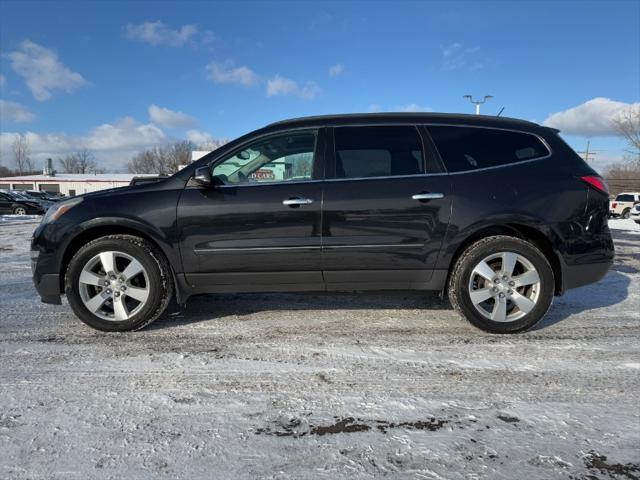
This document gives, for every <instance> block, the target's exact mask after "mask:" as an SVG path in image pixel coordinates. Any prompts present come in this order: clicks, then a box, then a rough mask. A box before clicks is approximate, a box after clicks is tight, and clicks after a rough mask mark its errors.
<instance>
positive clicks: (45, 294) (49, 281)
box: [33, 273, 62, 305]
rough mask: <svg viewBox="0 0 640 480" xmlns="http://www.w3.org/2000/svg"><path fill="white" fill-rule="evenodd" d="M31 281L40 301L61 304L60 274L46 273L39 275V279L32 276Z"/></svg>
mask: <svg viewBox="0 0 640 480" xmlns="http://www.w3.org/2000/svg"><path fill="white" fill-rule="evenodd" d="M33 283H34V285H35V286H36V291H37V292H38V295H40V300H41V301H42V303H51V304H53V305H62V300H61V299H60V275H58V274H55V273H47V274H44V275H41V276H40V278H39V279H36V277H35V276H34V277H33Z"/></svg>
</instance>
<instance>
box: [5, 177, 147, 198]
mask: <svg viewBox="0 0 640 480" xmlns="http://www.w3.org/2000/svg"><path fill="white" fill-rule="evenodd" d="M148 176H151V177H154V176H156V175H143V174H134V173H97V174H91V173H87V174H84V173H56V174H54V175H23V176H21V177H0V190H2V189H5V190H39V191H46V192H55V193H62V194H64V195H67V196H69V197H73V196H74V195H81V194H83V193H89V192H95V191H97V190H105V189H107V188H114V187H126V186H127V185H129V182H131V179H132V178H133V177H148Z"/></svg>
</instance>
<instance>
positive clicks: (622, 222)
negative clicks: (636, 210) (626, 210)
mask: <svg viewBox="0 0 640 480" xmlns="http://www.w3.org/2000/svg"><path fill="white" fill-rule="evenodd" d="M609 228H610V229H611V230H627V231H630V232H640V225H638V224H637V223H636V222H634V221H633V220H631V219H630V218H610V219H609Z"/></svg>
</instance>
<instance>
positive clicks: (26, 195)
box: [10, 190, 55, 211]
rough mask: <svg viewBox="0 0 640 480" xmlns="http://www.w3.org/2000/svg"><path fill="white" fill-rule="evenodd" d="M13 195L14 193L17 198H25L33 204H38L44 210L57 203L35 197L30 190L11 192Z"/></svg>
mask: <svg viewBox="0 0 640 480" xmlns="http://www.w3.org/2000/svg"><path fill="white" fill-rule="evenodd" d="M10 192H11V193H13V194H14V195H15V196H17V197H19V198H23V199H25V200H31V201H33V202H36V203H37V204H39V205H40V206H41V207H42V208H44V209H45V211H46V210H48V209H49V208H50V207H51V205H53V204H54V203H55V202H54V201H52V200H47V199H45V198H42V197H40V196H38V195H33V194H32V193H31V192H30V191H29V190H10Z"/></svg>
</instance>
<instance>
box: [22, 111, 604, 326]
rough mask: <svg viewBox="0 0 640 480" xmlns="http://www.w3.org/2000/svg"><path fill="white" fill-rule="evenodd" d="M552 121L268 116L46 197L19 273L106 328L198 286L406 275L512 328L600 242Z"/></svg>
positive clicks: (396, 283) (590, 178)
mask: <svg viewBox="0 0 640 480" xmlns="http://www.w3.org/2000/svg"><path fill="white" fill-rule="evenodd" d="M557 133H558V132H557V130H553V129H550V128H546V127H542V126H540V125H537V124H534V123H530V122H526V121H521V120H514V119H507V118H496V117H485V116H467V115H447V114H371V115H366V114H358V115H335V116H322V117H309V118H302V119H296V120H288V121H284V122H279V123H275V124H272V125H269V126H267V127H265V128H263V129H260V130H257V131H255V132H253V133H250V134H248V135H245V136H243V137H241V138H239V139H237V140H235V141H233V142H231V143H228V144H227V145H225V146H223V147H221V148H219V149H218V150H215V151H214V152H212V153H210V154H209V155H207V156H205V157H204V158H202V159H200V160H198V161H197V162H195V163H193V164H191V165H189V166H188V167H186V168H185V169H183V170H181V171H180V172H178V173H176V174H175V175H173V176H172V177H170V178H167V179H165V180H161V181H159V182H154V183H148V184H142V185H139V186H135V187H127V188H121V189H116V190H110V191H102V192H97V193H91V194H87V195H83V196H80V197H76V198H73V199H71V200H68V201H65V202H61V203H58V204H56V205H55V206H54V207H53V208H51V209H50V210H49V212H48V213H47V215H46V216H45V218H44V219H43V221H42V224H41V225H40V226H39V227H38V229H37V230H36V231H35V233H34V237H33V242H32V259H33V272H34V282H35V285H36V288H37V290H38V292H39V293H40V296H41V297H42V300H43V301H44V302H48V303H57V304H59V303H60V294H61V293H66V295H67V298H68V301H69V304H70V305H71V307H72V308H73V310H74V312H75V313H76V315H77V316H78V317H80V319H81V320H82V321H83V322H85V323H87V324H88V325H90V326H92V327H94V328H97V329H100V330H108V331H113V330H132V329H139V328H142V327H144V326H145V325H148V324H149V323H151V322H152V321H153V320H155V319H156V318H157V317H158V316H160V315H161V314H162V312H163V311H164V310H165V309H166V307H167V305H168V304H169V302H170V301H171V299H172V298H175V299H176V301H177V303H178V304H184V302H186V300H187V299H188V298H189V296H191V295H194V294H200V293H208V292H294V291H295V292H303V291H313V292H318V291H325V292H327V291H328V292H330V291H363V290H406V289H413V290H436V291H441V292H443V291H447V292H448V295H449V298H450V300H451V303H452V304H453V306H454V307H455V308H456V309H457V310H458V311H459V312H460V313H461V314H462V315H463V316H464V317H466V318H467V319H468V320H469V321H470V322H471V323H473V324H474V325H476V326H478V327H480V328H481V329H484V330H487V331H490V332H499V333H508V332H518V331H522V330H525V329H527V328H529V327H531V326H532V325H534V324H535V323H536V322H537V321H538V320H539V319H540V318H541V317H542V316H543V315H544V314H545V312H546V311H547V309H548V308H549V306H550V305H551V301H552V299H553V296H554V295H560V294H562V292H564V291H565V290H567V289H569V288H574V287H579V286H581V285H585V284H588V283H591V282H595V281H597V280H599V279H600V278H602V277H603V276H604V275H605V274H606V272H607V270H608V269H609V267H610V265H611V263H612V260H613V255H614V253H613V252H614V251H613V243H612V240H611V235H610V232H609V229H608V227H607V213H608V194H607V187H606V185H605V183H604V182H603V181H602V179H601V178H600V177H599V176H598V175H597V174H596V172H594V171H593V170H592V169H591V168H590V167H589V166H588V165H587V164H586V163H585V162H584V161H583V160H582V159H581V158H580V157H579V156H578V155H577V154H576V153H575V152H574V151H573V150H572V149H571V148H570V147H569V146H567V145H566V144H565V143H564V142H563V141H562V139H561V138H560V137H559V136H558V134H557Z"/></svg>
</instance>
